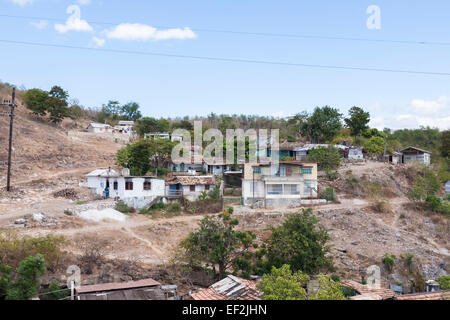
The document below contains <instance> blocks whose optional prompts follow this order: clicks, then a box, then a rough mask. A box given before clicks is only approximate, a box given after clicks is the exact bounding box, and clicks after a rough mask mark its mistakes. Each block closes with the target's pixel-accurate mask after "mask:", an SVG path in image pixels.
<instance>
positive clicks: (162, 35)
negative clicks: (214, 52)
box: [104, 23, 197, 41]
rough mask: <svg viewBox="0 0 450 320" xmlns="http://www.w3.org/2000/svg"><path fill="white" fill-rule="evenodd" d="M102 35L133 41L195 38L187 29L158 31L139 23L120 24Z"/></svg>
mask: <svg viewBox="0 0 450 320" xmlns="http://www.w3.org/2000/svg"><path fill="white" fill-rule="evenodd" d="M104 34H105V35H106V37H107V38H109V39H119V40H134V41H147V40H154V41H158V40H169V39H179V40H184V39H194V38H196V37H197V35H196V34H195V33H194V32H193V31H192V30H191V29H189V28H183V29H180V28H176V29H166V30H158V29H156V28H154V27H151V26H148V25H145V24H139V23H121V24H119V25H118V26H116V27H115V28H113V29H111V30H105V31H104Z"/></svg>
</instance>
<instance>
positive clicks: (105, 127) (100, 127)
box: [87, 122, 114, 133]
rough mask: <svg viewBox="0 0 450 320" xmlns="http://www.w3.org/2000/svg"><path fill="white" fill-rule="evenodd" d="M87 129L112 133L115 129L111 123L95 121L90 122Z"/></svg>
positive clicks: (94, 131)
mask: <svg viewBox="0 0 450 320" xmlns="http://www.w3.org/2000/svg"><path fill="white" fill-rule="evenodd" d="M87 130H88V131H89V132H93V133H112V132H113V130H114V129H113V127H111V126H110V125H109V124H105V123H95V122H93V123H91V124H89V126H88V127H87Z"/></svg>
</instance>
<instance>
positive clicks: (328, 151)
mask: <svg viewBox="0 0 450 320" xmlns="http://www.w3.org/2000/svg"><path fill="white" fill-rule="evenodd" d="M307 159H308V160H309V161H314V162H317V164H318V166H319V168H320V169H322V170H333V169H336V168H338V167H339V166H340V164H341V155H340V153H339V149H337V148H336V147H333V146H328V147H327V148H324V147H320V148H317V149H314V150H311V151H310V152H309V154H308V156H307Z"/></svg>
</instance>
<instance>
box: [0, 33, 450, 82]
mask: <svg viewBox="0 0 450 320" xmlns="http://www.w3.org/2000/svg"><path fill="white" fill-rule="evenodd" d="M0 42H2V43H8V44H16V45H27V46H38V47H50V48H63V49H77V50H87V51H97V52H109V53H121V54H133V55H143V56H157V57H168V58H182V59H192V60H207V61H218V62H233V63H252V64H265V65H279V66H287V67H305V68H319V69H340V70H354V71H374V72H389V73H405V74H421V75H437V76H450V72H431V71H416V70H399V69H389V68H385V69H384V68H370V67H353V66H337V65H319V64H306V63H292V62H280V61H267V60H252V59H236V58H222V57H207V56H194V55H181V54H169V53H159V52H148V51H147V52H146V51H129V50H120V49H104V48H89V47H79V46H70V45H62V44H51V43H42V42H28V41H14V40H6V39H0Z"/></svg>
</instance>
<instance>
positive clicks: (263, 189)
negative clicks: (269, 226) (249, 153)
mask: <svg viewBox="0 0 450 320" xmlns="http://www.w3.org/2000/svg"><path fill="white" fill-rule="evenodd" d="M242 197H243V201H244V204H245V205H253V204H256V203H259V205H263V206H265V207H276V208H279V207H297V206H300V205H301V204H302V199H308V198H316V197H317V163H315V162H306V161H280V162H279V163H278V164H272V163H257V164H251V163H247V164H245V166H244V178H243V180H242Z"/></svg>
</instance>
